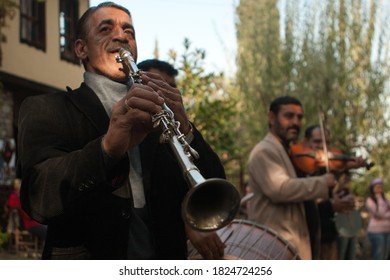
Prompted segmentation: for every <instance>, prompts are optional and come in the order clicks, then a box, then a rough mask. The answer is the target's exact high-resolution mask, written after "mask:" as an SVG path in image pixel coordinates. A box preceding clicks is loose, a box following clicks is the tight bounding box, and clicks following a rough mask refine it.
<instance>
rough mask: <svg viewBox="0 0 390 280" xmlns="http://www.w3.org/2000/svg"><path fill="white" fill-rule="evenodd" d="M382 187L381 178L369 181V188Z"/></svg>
mask: <svg viewBox="0 0 390 280" xmlns="http://www.w3.org/2000/svg"><path fill="white" fill-rule="evenodd" d="M375 185H383V180H382V179H381V178H375V179H372V180H371V183H370V186H375Z"/></svg>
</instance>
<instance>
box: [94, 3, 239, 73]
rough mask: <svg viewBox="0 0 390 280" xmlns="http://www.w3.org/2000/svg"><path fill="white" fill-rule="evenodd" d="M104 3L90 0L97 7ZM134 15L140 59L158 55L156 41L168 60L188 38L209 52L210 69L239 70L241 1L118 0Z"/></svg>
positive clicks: (161, 56) (208, 68)
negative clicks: (237, 21) (237, 20)
mask: <svg viewBox="0 0 390 280" xmlns="http://www.w3.org/2000/svg"><path fill="white" fill-rule="evenodd" d="M101 2H104V1H99V0H90V5H91V6H95V5H97V4H99V3H101ZM114 2H115V3H117V4H120V5H122V6H124V7H126V8H127V9H129V11H130V12H131V14H132V17H133V23H134V27H135V31H136V39H137V45H138V62H140V61H142V60H144V59H149V58H154V49H155V46H156V41H157V44H158V49H159V59H161V60H166V59H168V51H169V50H170V49H173V50H175V51H176V52H177V54H178V55H181V54H183V52H184V47H183V42H184V39H185V38H188V39H189V40H190V42H191V43H192V45H191V46H192V49H195V48H196V49H203V50H205V51H206V58H205V68H206V71H207V72H221V71H223V72H225V74H226V75H231V74H232V73H234V71H235V57H236V31H235V8H236V6H237V4H238V0H142V1H141V0H114Z"/></svg>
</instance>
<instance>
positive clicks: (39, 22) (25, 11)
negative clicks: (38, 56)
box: [20, 0, 46, 51]
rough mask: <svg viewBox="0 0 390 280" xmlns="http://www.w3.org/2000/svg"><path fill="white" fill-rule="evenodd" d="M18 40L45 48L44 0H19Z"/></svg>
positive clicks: (41, 48)
mask: <svg viewBox="0 0 390 280" xmlns="http://www.w3.org/2000/svg"><path fill="white" fill-rule="evenodd" d="M20 41H21V42H22V43H26V44H28V45H30V46H33V47H36V48H37V49H40V50H43V51H45V50H46V31H45V2H44V1H39V0H20Z"/></svg>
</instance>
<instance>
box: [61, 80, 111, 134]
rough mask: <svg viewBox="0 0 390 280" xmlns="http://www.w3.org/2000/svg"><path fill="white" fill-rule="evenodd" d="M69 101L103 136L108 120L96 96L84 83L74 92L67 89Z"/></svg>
mask: <svg viewBox="0 0 390 280" xmlns="http://www.w3.org/2000/svg"><path fill="white" fill-rule="evenodd" d="M67 90H68V95H67V96H68V97H69V99H70V101H71V102H72V103H73V104H74V105H75V106H76V108H78V109H79V110H80V111H81V112H83V113H84V114H85V116H86V117H87V118H88V119H89V120H90V121H91V123H92V125H93V126H94V127H95V128H96V129H97V130H98V131H99V132H100V133H101V134H105V133H106V132H107V129H108V125H109V122H110V119H109V118H108V115H107V113H106V111H105V109H104V107H103V104H102V103H101V102H100V100H99V98H98V97H97V95H96V94H95V93H94V92H93V90H92V89H91V88H90V87H88V86H87V85H86V84H85V83H82V84H81V86H80V87H79V88H77V89H75V90H72V89H70V88H67Z"/></svg>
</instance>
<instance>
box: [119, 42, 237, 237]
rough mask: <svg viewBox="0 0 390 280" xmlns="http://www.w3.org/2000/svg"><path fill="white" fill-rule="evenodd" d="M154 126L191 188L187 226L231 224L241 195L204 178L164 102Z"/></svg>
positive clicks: (132, 67) (126, 59)
mask: <svg viewBox="0 0 390 280" xmlns="http://www.w3.org/2000/svg"><path fill="white" fill-rule="evenodd" d="M116 59H117V61H118V62H121V63H122V65H123V66H124V67H126V68H127V69H126V70H127V71H129V79H131V80H132V81H133V82H134V83H142V79H141V77H140V73H139V70H138V67H137V65H136V63H135V61H134V59H133V57H132V54H131V52H130V51H129V50H126V49H124V48H121V49H120V51H119V57H117V58H116ZM152 122H153V127H158V126H160V127H161V129H162V133H161V137H160V142H162V143H168V144H169V146H170V147H171V149H172V152H173V154H174V155H175V158H176V160H177V161H178V163H179V166H180V168H181V170H182V172H183V176H184V178H185V180H186V182H187V184H188V185H189V186H190V189H189V191H188V192H187V194H186V196H185V198H184V200H183V202H182V217H183V220H184V222H185V223H187V224H188V225H189V226H191V227H192V228H194V229H196V230H201V231H211V230H216V229H219V228H222V227H224V226H226V225H227V224H229V223H230V222H231V221H232V220H233V219H234V218H235V216H236V214H237V212H238V209H239V206H240V195H239V193H238V191H237V189H236V187H235V186H234V185H232V184H231V183H230V182H228V181H227V180H224V179H220V178H211V179H205V178H204V177H203V176H202V175H201V173H200V171H199V169H198V168H197V167H196V165H195V164H194V163H193V161H194V160H195V159H198V158H199V154H198V152H197V151H196V150H195V149H193V148H192V147H191V146H190V145H189V143H187V141H186V140H185V135H184V134H183V133H181V131H180V123H179V122H178V121H176V120H175V117H174V113H173V111H172V110H171V109H170V108H169V107H168V106H167V105H166V104H165V103H164V105H163V109H162V110H161V112H159V113H157V114H155V115H152Z"/></svg>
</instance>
